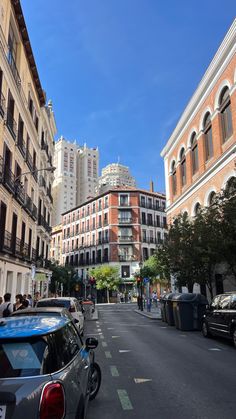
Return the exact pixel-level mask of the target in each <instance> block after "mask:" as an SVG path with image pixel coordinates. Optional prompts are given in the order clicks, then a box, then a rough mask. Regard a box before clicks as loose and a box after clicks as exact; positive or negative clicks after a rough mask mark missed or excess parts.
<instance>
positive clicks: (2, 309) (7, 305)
mask: <svg viewBox="0 0 236 419" xmlns="http://www.w3.org/2000/svg"><path fill="white" fill-rule="evenodd" d="M3 299H4V302H3V303H2V304H1V305H0V317H9V316H10V315H11V313H12V312H13V305H12V303H11V294H10V293H9V292H7V293H6V294H5V295H4V296H3Z"/></svg>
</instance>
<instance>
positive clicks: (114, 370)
mask: <svg viewBox="0 0 236 419" xmlns="http://www.w3.org/2000/svg"><path fill="white" fill-rule="evenodd" d="M110 371H111V375H112V377H119V375H120V374H119V372H118V369H117V368H116V367H115V365H111V366H110Z"/></svg>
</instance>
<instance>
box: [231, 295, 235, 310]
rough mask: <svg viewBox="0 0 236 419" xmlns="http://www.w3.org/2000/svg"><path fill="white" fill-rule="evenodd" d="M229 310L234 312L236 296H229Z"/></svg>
mask: <svg viewBox="0 0 236 419" xmlns="http://www.w3.org/2000/svg"><path fill="white" fill-rule="evenodd" d="M230 308H231V310H236V294H233V295H232V296H231V302H230Z"/></svg>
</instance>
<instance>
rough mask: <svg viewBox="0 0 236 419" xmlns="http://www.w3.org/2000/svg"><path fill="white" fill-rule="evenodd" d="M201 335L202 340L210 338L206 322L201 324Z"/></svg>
mask: <svg viewBox="0 0 236 419" xmlns="http://www.w3.org/2000/svg"><path fill="white" fill-rule="evenodd" d="M202 334H203V336H204V338H209V337H210V336H211V334H210V332H209V329H208V326H207V322H203V323H202Z"/></svg>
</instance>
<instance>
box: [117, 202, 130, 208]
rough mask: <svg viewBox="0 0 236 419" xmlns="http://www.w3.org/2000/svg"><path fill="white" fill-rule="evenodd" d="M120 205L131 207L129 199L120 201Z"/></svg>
mask: <svg viewBox="0 0 236 419" xmlns="http://www.w3.org/2000/svg"><path fill="white" fill-rule="evenodd" d="M119 206H120V207H130V203H129V202H128V201H120V205H119Z"/></svg>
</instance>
